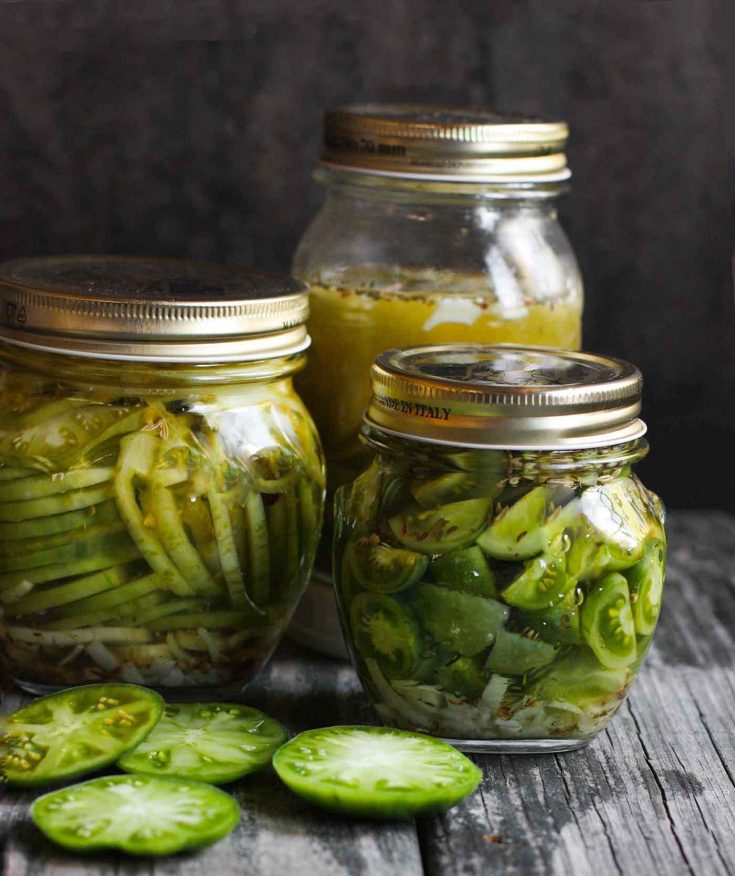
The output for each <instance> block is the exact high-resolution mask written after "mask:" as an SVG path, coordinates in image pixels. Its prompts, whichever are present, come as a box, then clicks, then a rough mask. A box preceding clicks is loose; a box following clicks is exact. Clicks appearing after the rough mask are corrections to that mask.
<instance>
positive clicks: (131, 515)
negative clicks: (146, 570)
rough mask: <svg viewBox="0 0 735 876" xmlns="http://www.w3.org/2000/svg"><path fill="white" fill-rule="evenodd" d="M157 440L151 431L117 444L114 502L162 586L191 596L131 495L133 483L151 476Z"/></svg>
mask: <svg viewBox="0 0 735 876" xmlns="http://www.w3.org/2000/svg"><path fill="white" fill-rule="evenodd" d="M158 440H159V439H157V438H156V436H155V435H154V434H153V433H152V432H136V433H135V434H134V435H130V436H128V437H127V438H124V439H123V440H122V441H121V442H120V458H119V460H118V465H117V472H116V474H115V499H116V501H117V506H118V509H119V510H120V516H121V517H122V519H123V520H124V522H125V525H126V527H127V530H128V532H129V533H130V536H131V538H132V539H133V541H135V543H136V545H137V546H138V548H139V550H140V552H141V553H142V554H143V556H144V557H145V559H146V561H147V562H148V565H149V566H150V567H151V569H153V570H154V571H155V572H158V573H159V575H160V576H161V579H162V581H163V583H164V586H165V587H167V588H168V589H169V590H171V591H172V592H173V593H175V594H176V595H177V596H193V595H194V592H195V591H194V588H193V587H192V586H191V585H190V584H189V583H188V582H187V581H186V580H185V579H184V578H183V576H182V575H181V572H179V570H178V569H177V568H176V566H175V565H174V564H173V563H172V562H171V560H170V558H169V556H168V554H167V553H166V551H165V549H164V547H163V545H162V544H161V542H160V540H159V539H158V537H157V536H156V535H155V533H154V532H153V531H152V530H151V529H150V528H149V527H147V526H146V524H145V520H144V519H143V514H142V512H141V509H140V507H139V506H138V501H137V498H136V494H135V484H136V480H138V479H143V480H145V479H146V478H148V477H149V475H150V473H151V470H152V468H153V463H154V461H155V458H156V451H157V449H158V447H157V443H158Z"/></svg>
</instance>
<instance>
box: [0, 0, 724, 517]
mask: <svg viewBox="0 0 735 876" xmlns="http://www.w3.org/2000/svg"><path fill="white" fill-rule="evenodd" d="M727 2H729V0H722V2H721V3H720V4H718V3H717V0H637V2H634V3H633V2H623V0H494V2H489V0H454V2H447V0H434V2H407V0H403V2H401V0H387V2H383V3H373V4H366V3H360V4H357V3H349V2H339V0H299V2H296V0H293V2H286V0H253V2H246V0H192V2H184V0H179V2H176V0H124V2H117V0H108V2H95V3H85V2H82V0H75V2H66V0H48V2H33V0H19V2H7V0H0V257H11V256H16V255H21V254H29V253H39V252H54V253H55V252H68V251H83V250H86V251H90V252H119V253H161V254H176V255H184V256H187V255H188V256H193V257H206V258H213V259H220V260H230V261H238V262H250V263H252V264H254V265H256V266H260V267H268V268H276V269H284V268H286V267H287V266H288V264H289V258H290V254H291V252H292V250H293V248H294V245H295V243H296V241H297V239H298V237H299V234H300V233H301V231H302V230H303V228H304V227H305V225H306V223H307V222H308V219H309V216H310V215H311V214H312V213H313V212H314V211H315V210H316V208H317V206H318V204H319V200H320V194H319V192H318V190H317V189H316V187H315V185H314V184H313V183H312V182H311V180H310V170H311V167H312V163H313V159H314V158H315V156H316V154H317V151H318V146H319V120H320V110H321V109H322V107H324V106H325V105H327V104H333V103H339V102H345V101H350V100H396V99H410V100H419V101H434V102H437V101H451V102H456V103H462V104H472V105H476V106H490V107H501V108H506V109H512V110H518V111H522V112H530V113H536V114H542V115H552V116H554V115H558V116H562V117H564V118H566V119H568V120H569V122H570V124H571V128H572V134H573V136H572V141H571V145H570V149H569V154H570V161H571V164H572V167H573V169H574V171H575V177H574V188H573V191H572V194H571V195H570V197H569V198H568V199H567V201H566V203H565V205H564V207H563V214H564V218H565V223H566V227H567V229H568V232H569V234H570V236H571V238H572V241H573V243H574V245H575V247H576V249H577V251H578V253H579V256H580V261H581V263H582V269H583V271H584V275H585V281H586V287H587V295H588V298H587V301H588V304H587V311H586V325H585V346H586V347H587V348H588V349H592V350H597V351H606V352H610V353H616V354H619V355H622V356H625V357H627V358H630V359H632V360H633V361H635V362H636V363H638V364H639V365H640V366H641V368H642V369H643V371H644V374H645V377H646V396H645V416H646V419H647V420H648V421H649V424H650V427H651V438H652V444H653V448H654V453H653V455H652V458H651V459H650V460H649V461H648V462H647V463H646V464H645V465H646V469H647V470H646V472H645V477H646V479H647V481H648V482H649V484H650V485H651V486H652V487H654V488H655V489H657V490H658V491H659V492H660V493H661V494H662V495H663V496H664V497H666V498H667V499H668V500H669V502H670V504H672V505H679V506H697V505H699V506H702V505H727V504H732V503H733V499H732V491H731V490H730V491H728V490H726V489H725V488H726V487H728V486H729V487H732V486H733V484H734V483H735V476H734V465H733V462H732V459H733V457H734V456H735V364H734V363H735V330H734V328H733V295H732V287H731V279H730V274H729V271H730V262H729V254H730V251H731V244H732V233H731V231H732V222H731V212H730V204H731V202H730V193H729V191H728V166H727V161H726V157H725V148H724V135H723V129H724V125H723V107H724V106H725V102H726V101H725V98H726V96H727V95H726V89H725V85H724V82H723V76H722V74H721V66H722V65H723V61H724V56H725V49H726V47H731V45H732V43H731V42H730V40H729V39H728V34H727V32H726V29H725V22H724V17H723V16H722V15H721V13H722V12H724V8H725V5H726V3H727ZM729 97H730V99H731V100H732V99H733V95H732V94H730V95H729Z"/></svg>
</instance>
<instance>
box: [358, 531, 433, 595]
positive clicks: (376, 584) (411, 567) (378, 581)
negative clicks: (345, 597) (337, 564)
mask: <svg viewBox="0 0 735 876" xmlns="http://www.w3.org/2000/svg"><path fill="white" fill-rule="evenodd" d="M346 553H347V561H348V563H349V566H350V569H351V571H352V574H353V575H354V576H355V578H356V579H357V581H358V582H359V583H360V584H361V585H362V586H363V587H364V588H365V589H366V590H373V591H375V592H377V593H397V592H398V591H400V590H406V589H408V588H409V587H411V586H412V585H414V584H415V583H416V582H417V581H420V580H421V578H422V577H423V575H424V572H425V571H426V570H427V568H428V567H429V558H428V557H426V556H424V555H423V554H420V553H417V552H416V551H408V550H404V549H401V548H392V547H388V546H387V545H384V544H375V543H373V542H372V541H371V540H370V539H369V538H367V539H359V540H358V541H353V542H350V543H349V544H348V546H347V549H346Z"/></svg>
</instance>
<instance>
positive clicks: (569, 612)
mask: <svg viewBox="0 0 735 876" xmlns="http://www.w3.org/2000/svg"><path fill="white" fill-rule="evenodd" d="M576 597H577V593H576V591H572V592H570V593H569V594H568V595H567V596H566V597H565V598H564V599H563V600H562V602H560V603H559V604H558V605H555V606H553V607H552V608H547V609H545V610H543V611H524V612H518V614H517V615H516V616H517V618H518V620H519V621H520V622H521V623H522V624H523V625H524V626H525V627H528V628H529V629H531V630H533V631H534V632H535V633H538V635H539V636H540V637H541V638H542V639H543V640H544V641H545V642H551V643H552V644H553V643H557V642H559V643H563V644H569V645H576V644H579V643H580V642H581V641H582V636H581V633H580V631H579V615H580V609H579V606H578V605H577V598H576Z"/></svg>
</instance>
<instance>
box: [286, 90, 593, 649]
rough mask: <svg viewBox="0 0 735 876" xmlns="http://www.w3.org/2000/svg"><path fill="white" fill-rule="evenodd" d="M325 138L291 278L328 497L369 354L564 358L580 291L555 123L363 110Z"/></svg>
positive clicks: (359, 453) (559, 126)
mask: <svg viewBox="0 0 735 876" xmlns="http://www.w3.org/2000/svg"><path fill="white" fill-rule="evenodd" d="M324 133H325V150H324V153H323V156H322V159H321V162H320V167H319V169H318V171H317V179H318V180H319V181H320V182H322V183H323V184H324V186H325V187H326V192H327V197H326V200H325V202H324V205H323V206H322V208H321V210H320V212H319V213H318V215H317V216H316V217H315V218H314V220H313V221H312V223H311V225H310V226H309V228H308V229H307V231H306V232H305V234H304V236H303V238H302V240H301V243H300V244H299V247H298V249H297V251H296V254H295V257H294V262H293V273H294V275H295V276H296V277H298V278H299V279H301V280H303V281H304V282H306V283H307V284H308V286H309V290H310V299H311V301H310V317H309V332H310V334H311V336H312V338H313V341H314V346H313V350H312V352H311V354H310V358H309V365H308V368H307V369H306V370H305V371H304V373H303V374H302V375H300V377H299V389H300V391H301V392H302V393H303V395H304V399H305V400H306V403H307V404H308V406H309V408H310V410H311V411H312V413H313V415H314V419H315V421H316V424H317V427H318V429H319V432H320V434H321V435H322V438H323V440H324V446H325V454H326V458H327V469H328V471H327V479H328V485H329V491H330V495H331V494H332V493H333V491H334V490H335V489H336V488H337V487H338V486H340V485H341V484H344V483H349V482H351V481H352V480H353V479H354V478H355V477H356V476H357V474H358V473H359V472H360V471H361V470H362V469H363V468H364V466H365V464H366V462H367V460H368V458H369V456H368V454H367V453H366V450H365V448H364V447H363V446H362V444H361V442H360V440H359V434H360V426H361V423H362V415H363V412H364V410H365V407H366V406H367V403H368V401H369V398H370V384H369V380H368V376H367V375H368V373H369V369H370V365H371V364H372V361H373V359H374V358H375V356H377V355H378V353H380V352H381V351H383V350H386V349H388V348H391V347H404V346H407V345H410V344H420V343H422V344H428V343H445V342H453V343H454V342H480V343H497V342H512V343H520V344H543V345H548V346H554V347H561V348H566V349H576V348H577V347H579V344H580V340H581V326H582V305H583V293H582V281H581V277H580V273H579V268H578V266H577V261H576V259H575V256H574V253H573V251H572V248H571V246H570V244H569V241H568V240H567V237H566V235H565V233H564V230H563V229H562V227H561V225H560V223H559V220H558V217H557V200H558V197H559V195H560V194H561V193H562V191H563V190H564V188H565V186H566V182H567V180H568V178H569V176H570V173H569V170H568V168H567V163H566V158H565V154H564V148H565V144H566V140H567V136H568V130H567V126H566V124H565V123H563V122H541V121H538V120H535V119H528V118H521V117H518V118H516V117H507V116H499V115H497V114H494V113H490V112H482V111H475V110H452V109H449V108H443V107H422V106H401V105H399V106H392V105H364V106H349V107H344V108H341V109H338V110H332V111H329V112H327V114H326V116H325V132H324ZM335 326H339V331H335V330H334V328H335ZM326 514H327V516H326V523H325V533H324V537H323V539H322V547H321V550H320V551H319V554H318V557H317V567H318V569H320V570H321V571H322V572H323V573H325V575H326V576H327V577H326V586H327V588H328V589H327V591H326V592H327V594H328V597H329V600H332V597H331V593H330V591H331V581H330V580H329V577H328V574H329V572H330V566H331V502H329V503H328V505H327V512H326ZM318 586H319V585H318V583H315V585H314V587H313V588H310V591H309V593H308V595H307V597H306V599H305V600H304V602H303V603H302V605H301V607H300V609H299V616H300V620H301V624H300V628H299V631H298V636H299V638H301V639H302V640H304V641H306V640H313V639H314V637H313V635H310V634H309V630H310V629H312V630H313V626H312V624H313V622H314V620H315V619H321V621H322V624H323V625H324V626H325V629H324V630H323V634H322V637H321V638H322V639H323V640H325V639H326V638H328V636H327V634H328V625H327V624H326V620H325V619H326V618H329V621H331V624H332V629H333V631H334V632H335V633H336V617H335V616H334V611H333V600H332V606H331V609H332V610H331V612H328V611H327V609H329V608H330V606H329V605H328V601H327V600H326V599H324V598H323V597H322V598H321V599H320V597H319V593H318V592H317V590H318ZM322 587H324V585H322ZM310 599H311V600H312V601H315V605H317V610H316V611H310V607H309V600H310ZM322 603H324V605H323V606H322ZM307 614H310V615H312V616H314V617H312V619H311V620H310V619H308V618H307V616H306V615H307ZM312 643H313V642H312ZM327 644H329V643H328V642H327ZM337 644H338V643H337ZM331 649H332V650H334V649H335V644H334V643H332V648H331Z"/></svg>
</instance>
